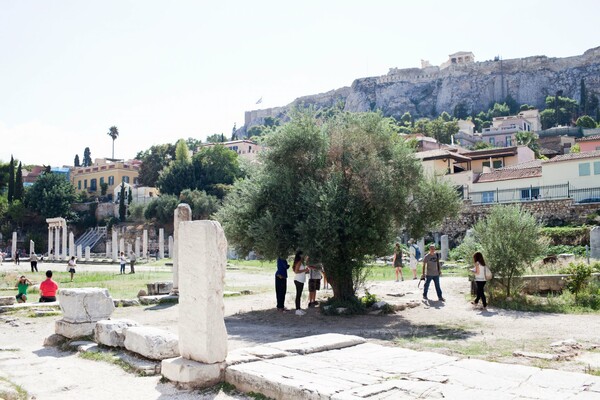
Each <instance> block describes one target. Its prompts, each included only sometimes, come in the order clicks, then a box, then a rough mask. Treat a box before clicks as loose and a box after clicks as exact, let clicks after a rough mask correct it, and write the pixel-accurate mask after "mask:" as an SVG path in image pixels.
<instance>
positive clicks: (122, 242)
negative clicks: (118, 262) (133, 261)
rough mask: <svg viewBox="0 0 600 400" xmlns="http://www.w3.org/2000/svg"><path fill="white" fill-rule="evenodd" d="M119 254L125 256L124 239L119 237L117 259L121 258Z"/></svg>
mask: <svg viewBox="0 0 600 400" xmlns="http://www.w3.org/2000/svg"><path fill="white" fill-rule="evenodd" d="M121 253H123V254H127V253H126V252H125V238H123V237H121V239H119V257H120V256H121Z"/></svg>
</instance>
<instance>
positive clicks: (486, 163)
mask: <svg viewBox="0 0 600 400" xmlns="http://www.w3.org/2000/svg"><path fill="white" fill-rule="evenodd" d="M482 165H483V166H484V167H489V166H490V162H489V161H484V162H483V164H482ZM492 165H493V166H494V168H502V166H503V165H502V160H493V161H492Z"/></svg>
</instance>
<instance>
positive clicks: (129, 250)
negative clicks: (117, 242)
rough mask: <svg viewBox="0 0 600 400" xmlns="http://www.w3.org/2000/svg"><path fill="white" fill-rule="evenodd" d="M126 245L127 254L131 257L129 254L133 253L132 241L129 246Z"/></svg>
mask: <svg viewBox="0 0 600 400" xmlns="http://www.w3.org/2000/svg"><path fill="white" fill-rule="evenodd" d="M125 247H127V252H126V253H125V255H126V256H127V257H129V255H130V254H131V253H132V247H131V243H127V246H125Z"/></svg>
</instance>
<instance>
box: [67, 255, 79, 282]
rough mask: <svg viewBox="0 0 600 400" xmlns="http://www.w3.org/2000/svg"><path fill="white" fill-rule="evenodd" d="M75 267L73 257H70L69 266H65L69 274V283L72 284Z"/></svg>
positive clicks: (75, 263)
mask: <svg viewBox="0 0 600 400" xmlns="http://www.w3.org/2000/svg"><path fill="white" fill-rule="evenodd" d="M76 266H77V262H76V261H75V256H71V259H70V260H69V265H68V266H67V270H68V271H69V273H70V274H71V282H73V275H75V267H76Z"/></svg>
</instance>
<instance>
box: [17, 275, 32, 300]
mask: <svg viewBox="0 0 600 400" xmlns="http://www.w3.org/2000/svg"><path fill="white" fill-rule="evenodd" d="M29 286H31V281H30V280H29V279H27V278H25V275H21V277H20V278H19V281H18V282H17V289H18V291H19V293H17V295H16V298H17V302H18V303H25V302H26V301H27V288H28V287H29Z"/></svg>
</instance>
